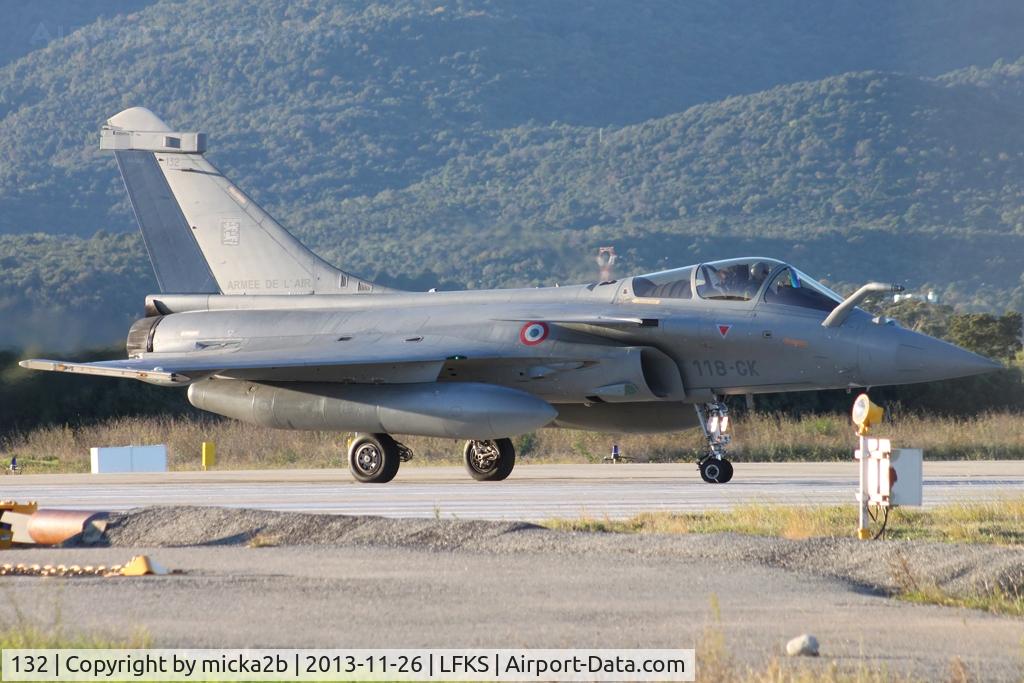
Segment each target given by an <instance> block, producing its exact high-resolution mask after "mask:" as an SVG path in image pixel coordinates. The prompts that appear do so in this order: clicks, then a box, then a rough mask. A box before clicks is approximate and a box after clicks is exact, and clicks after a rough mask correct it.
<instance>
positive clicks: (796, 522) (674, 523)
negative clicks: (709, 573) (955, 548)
mask: <svg viewBox="0 0 1024 683" xmlns="http://www.w3.org/2000/svg"><path fill="white" fill-rule="evenodd" d="M856 520H857V507H856V505H824V506H807V507H803V506H795V507H794V506H783V505H768V504H750V505H738V506H736V507H734V508H732V509H731V510H725V511H708V512H686V513H674V512H672V513H670V512H645V513H642V514H639V515H636V516H635V517H630V518H629V519H625V520H611V519H599V518H592V517H581V518H579V519H567V520H564V519H555V520H549V521H548V522H545V526H547V527H549V528H552V529H563V530H571V531H597V532H610V533H655V534H713V533H738V534H749V535H754V536H779V537H782V538H794V539H799V538H815V537H837V536H853V535H854V533H855V531H856ZM886 538H889V539H896V540H923V541H940V542H948V543H991V544H996V545H1024V497H1014V498H1006V499H1004V500H1001V501H995V502H987V503H956V504H950V505H942V506H939V507H935V508H932V509H929V510H911V509H909V508H897V509H894V510H893V511H892V513H891V514H890V516H889V525H888V528H887V530H886Z"/></svg>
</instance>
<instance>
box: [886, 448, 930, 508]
mask: <svg viewBox="0 0 1024 683" xmlns="http://www.w3.org/2000/svg"><path fill="white" fill-rule="evenodd" d="M891 460H892V463H891V464H890V465H889V466H890V467H891V468H892V473H891V474H890V478H891V479H892V483H891V485H890V493H889V504H890V505H921V502H922V498H923V494H924V490H923V489H924V477H923V473H922V468H923V465H922V463H923V461H924V451H922V450H921V449H920V448H894V449H893V451H892V456H891Z"/></svg>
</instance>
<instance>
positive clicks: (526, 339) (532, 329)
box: [519, 323, 548, 346]
mask: <svg viewBox="0 0 1024 683" xmlns="http://www.w3.org/2000/svg"><path fill="white" fill-rule="evenodd" d="M547 338H548V326H547V323H526V324H525V325H523V329H521V330H519V341H521V342H523V343H524V344H526V345H527V346H536V345H537V344H540V343H541V342H542V341H544V340H545V339H547Z"/></svg>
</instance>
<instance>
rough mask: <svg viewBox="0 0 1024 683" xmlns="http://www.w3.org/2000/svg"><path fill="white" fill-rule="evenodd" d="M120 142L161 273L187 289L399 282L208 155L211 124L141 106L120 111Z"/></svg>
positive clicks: (322, 288) (177, 288) (120, 161)
mask: <svg viewBox="0 0 1024 683" xmlns="http://www.w3.org/2000/svg"><path fill="white" fill-rule="evenodd" d="M100 149H107V150H112V151H113V152H114V156H115V157H116V158H117V165H118V168H120V170H121V176H122V177H123V179H124V184H125V188H126V189H127V190H128V197H129V199H130V200H131V203H132V209H133V210H134V212H135V218H136V220H137V221H138V223H139V228H140V230H141V231H142V235H143V238H144V240H145V242H146V249H147V250H148V251H149V258H150V260H151V261H152V263H153V270H154V271H155V273H156V277H157V282H158V283H159V285H160V289H161V291H163V292H173V293H181V294H186V293H187V294H197V293H198V294H201V293H223V294H338V293H366V292H374V291H375V292H381V291H390V290H387V289H386V288H383V287H380V286H377V285H374V284H373V283H371V282H369V281H366V280H362V279H360V278H357V277H354V276H352V275H350V274H348V273H346V272H344V271H341V270H338V269H337V268H335V267H333V266H331V265H329V264H328V263H326V262H325V261H323V260H322V259H321V258H320V257H318V256H317V255H316V254H314V253H313V252H311V251H310V250H309V249H307V248H306V247H304V246H303V245H302V244H301V243H300V242H299V241H298V240H297V239H295V237H294V236H293V235H292V234H291V233H289V232H288V231H287V230H285V229H284V228H283V227H281V226H280V225H279V224H278V223H277V221H275V220H274V219H273V218H272V217H271V216H270V215H269V214H268V213H267V212H265V211H264V210H263V209H262V208H260V207H259V205H257V204H256V203H255V202H254V201H253V200H252V199H251V198H249V197H248V196H247V195H246V194H245V193H244V192H242V191H241V190H239V189H238V188H237V187H235V185H234V184H233V183H231V182H230V181H229V180H228V179H227V178H225V177H224V176H223V175H222V174H221V173H220V171H218V170H217V169H216V168H215V167H214V166H213V165H212V164H210V162H208V161H207V160H206V159H205V158H204V157H203V152H205V151H206V135H205V134H204V133H183V132H174V131H172V130H171V129H170V128H169V127H168V126H167V124H165V123H164V122H163V121H161V120H160V119H159V118H158V117H157V116H156V115H155V114H153V112H151V111H149V110H148V109H144V108H142V107H133V108H131V109H126V110H125V111H123V112H121V113H120V114H117V115H115V116H113V117H111V118H110V119H109V120H108V121H107V125H105V126H104V127H103V129H102V131H101V133H100Z"/></svg>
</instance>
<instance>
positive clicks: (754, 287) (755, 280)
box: [746, 261, 771, 297]
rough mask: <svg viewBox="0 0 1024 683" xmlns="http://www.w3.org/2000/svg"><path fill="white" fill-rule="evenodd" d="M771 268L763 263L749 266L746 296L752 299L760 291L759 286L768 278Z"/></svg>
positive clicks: (759, 262)
mask: <svg viewBox="0 0 1024 683" xmlns="http://www.w3.org/2000/svg"><path fill="white" fill-rule="evenodd" d="M770 272H771V268H769V267H768V264H767V263H765V262H764V261H758V262H757V263H754V264H751V266H750V280H749V281H748V282H747V290H746V292H747V296H748V297H753V296H754V295H755V294H757V292H758V290H759V289H761V285H762V284H764V281H765V280H766V279H767V278H768V273H770Z"/></svg>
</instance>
